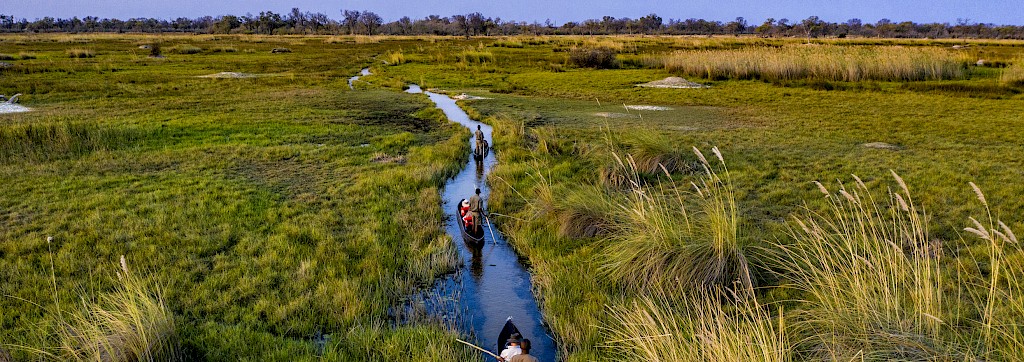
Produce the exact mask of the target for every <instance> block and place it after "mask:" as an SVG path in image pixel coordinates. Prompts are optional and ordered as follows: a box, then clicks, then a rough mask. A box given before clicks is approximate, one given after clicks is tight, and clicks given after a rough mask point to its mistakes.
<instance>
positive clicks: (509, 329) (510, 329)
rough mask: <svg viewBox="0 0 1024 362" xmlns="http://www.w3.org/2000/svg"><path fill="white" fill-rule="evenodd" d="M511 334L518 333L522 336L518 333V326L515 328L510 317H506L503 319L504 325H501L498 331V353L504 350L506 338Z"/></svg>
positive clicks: (506, 342)
mask: <svg viewBox="0 0 1024 362" xmlns="http://www.w3.org/2000/svg"><path fill="white" fill-rule="evenodd" d="M513 334H519V335H520V336H522V334H521V333H519V328H516V325H515V323H512V317H508V319H506V320H505V326H504V327H501V332H500V333H498V353H501V351H503V350H505V347H506V346H507V345H508V338H509V337H511V336H512V335H513Z"/></svg>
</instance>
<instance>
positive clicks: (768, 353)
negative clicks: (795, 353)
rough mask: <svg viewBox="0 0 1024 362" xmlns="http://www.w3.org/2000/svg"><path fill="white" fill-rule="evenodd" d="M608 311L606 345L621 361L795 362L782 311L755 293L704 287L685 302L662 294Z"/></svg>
mask: <svg viewBox="0 0 1024 362" xmlns="http://www.w3.org/2000/svg"><path fill="white" fill-rule="evenodd" d="M609 310H610V314H611V322H610V323H609V324H608V325H606V326H604V327H603V330H604V333H605V338H606V342H605V347H608V348H611V351H612V354H613V355H616V356H617V357H618V358H619V360H625V361H653V362H658V361H764V362H769V361H770V362H784V361H790V360H792V356H791V353H790V347H789V342H788V340H787V338H786V325H785V322H784V319H783V315H782V313H781V309H779V311H780V313H779V315H778V316H774V317H773V316H771V315H770V313H769V309H768V308H766V306H764V305H761V304H759V303H758V301H757V298H756V297H754V295H753V293H739V294H738V295H736V294H732V292H729V291H726V290H725V289H723V288H720V287H712V288H704V287H699V288H697V289H696V291H694V292H693V293H691V294H688V295H686V296H684V297H682V299H681V300H673V299H671V298H669V297H666V293H664V292H659V293H654V295H653V296H644V297H641V298H640V299H639V300H634V301H633V302H632V303H629V304H625V305H616V306H612V307H609Z"/></svg>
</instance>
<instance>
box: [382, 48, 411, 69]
mask: <svg viewBox="0 0 1024 362" xmlns="http://www.w3.org/2000/svg"><path fill="white" fill-rule="evenodd" d="M384 61H386V62H388V65H401V64H405V62H406V60H405V54H404V53H402V51H401V50H396V51H390V52H387V54H384Z"/></svg>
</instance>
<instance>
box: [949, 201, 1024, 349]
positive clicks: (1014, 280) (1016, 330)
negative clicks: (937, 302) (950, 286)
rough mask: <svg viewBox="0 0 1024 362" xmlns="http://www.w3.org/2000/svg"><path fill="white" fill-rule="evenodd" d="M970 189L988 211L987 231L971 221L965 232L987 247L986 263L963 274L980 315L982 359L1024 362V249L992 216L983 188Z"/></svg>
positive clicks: (976, 222)
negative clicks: (1023, 325) (1022, 322)
mask: <svg viewBox="0 0 1024 362" xmlns="http://www.w3.org/2000/svg"><path fill="white" fill-rule="evenodd" d="M970 186H971V189H972V190H973V191H974V194H975V196H977V198H978V200H979V201H980V202H981V204H982V206H983V207H984V208H985V213H986V216H987V219H984V220H985V221H987V224H988V227H986V226H985V224H986V223H982V222H981V221H979V220H978V219H975V218H974V217H969V218H968V220H970V221H971V224H972V225H973V227H967V228H964V230H965V231H967V232H969V233H971V234H974V235H975V236H977V237H978V238H980V239H982V240H984V241H985V242H987V244H988V245H987V247H988V248H987V250H988V253H987V255H986V258H987V260H985V261H977V262H976V265H975V266H973V267H972V269H974V270H971V271H968V272H966V273H964V274H966V275H968V278H969V279H968V282H969V284H970V285H971V286H972V287H973V288H971V289H969V291H970V293H969V294H970V297H971V298H972V299H973V301H974V303H973V305H974V306H977V307H978V309H979V310H978V314H979V315H981V320H980V321H978V324H979V327H980V329H981V332H982V333H981V338H982V345H983V347H984V351H985V352H984V354H983V355H982V357H983V358H985V359H991V360H1004V361H1020V360H1024V330H1022V329H1021V327H1020V324H1019V323H1020V322H1019V321H1020V320H1021V319H1024V263H1021V260H1022V258H1024V246H1022V245H1021V244H1020V243H1019V242H1018V241H1017V236H1016V235H1014V233H1013V230H1012V229H1011V228H1010V227H1009V226H1008V225H1006V223H1005V222H1003V221H1002V220H999V219H997V218H995V217H993V216H992V211H991V209H990V207H989V204H988V202H987V201H986V199H985V194H984V193H983V192H982V191H981V188H980V187H978V186H977V185H975V184H974V183H973V182H971V183H970ZM983 264H987V269H988V272H987V273H982V272H980V270H981V265H983Z"/></svg>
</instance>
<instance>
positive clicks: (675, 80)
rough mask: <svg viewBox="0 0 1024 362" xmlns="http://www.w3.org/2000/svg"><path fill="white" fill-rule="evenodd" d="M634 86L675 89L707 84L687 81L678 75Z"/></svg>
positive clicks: (703, 86)
mask: <svg viewBox="0 0 1024 362" xmlns="http://www.w3.org/2000/svg"><path fill="white" fill-rule="evenodd" d="M636 86H637V87H644V88H677V89H699V88H708V86H706V85H703V84H700V83H694V82H691V81H688V80H686V79H683V78H680V77H668V78H665V79H662V80H656V81H653V82H647V83H642V84H637V85H636Z"/></svg>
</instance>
